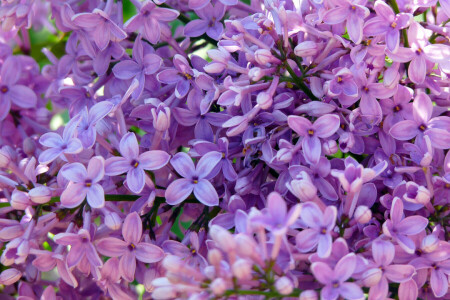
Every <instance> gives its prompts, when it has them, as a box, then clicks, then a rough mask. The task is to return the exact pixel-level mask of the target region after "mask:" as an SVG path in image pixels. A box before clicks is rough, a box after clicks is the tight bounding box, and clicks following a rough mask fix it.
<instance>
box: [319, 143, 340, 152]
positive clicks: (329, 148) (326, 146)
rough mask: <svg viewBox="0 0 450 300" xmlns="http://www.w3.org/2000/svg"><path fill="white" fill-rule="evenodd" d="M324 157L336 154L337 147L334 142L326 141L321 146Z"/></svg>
mask: <svg viewBox="0 0 450 300" xmlns="http://www.w3.org/2000/svg"><path fill="white" fill-rule="evenodd" d="M322 148H323V152H324V154H325V155H333V154H335V153H336V152H338V145H337V143H336V141H335V140H328V141H325V142H324V143H323V144H322Z"/></svg>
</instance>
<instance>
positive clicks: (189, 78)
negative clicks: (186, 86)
mask: <svg viewBox="0 0 450 300" xmlns="http://www.w3.org/2000/svg"><path fill="white" fill-rule="evenodd" d="M183 76H184V77H185V78H186V79H187V80H191V79H192V76H191V74H188V73H183Z"/></svg>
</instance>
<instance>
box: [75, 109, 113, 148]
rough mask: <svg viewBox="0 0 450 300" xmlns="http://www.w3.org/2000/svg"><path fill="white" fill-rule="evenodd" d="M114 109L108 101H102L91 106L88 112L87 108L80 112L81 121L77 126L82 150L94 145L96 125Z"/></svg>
mask: <svg viewBox="0 0 450 300" xmlns="http://www.w3.org/2000/svg"><path fill="white" fill-rule="evenodd" d="M113 108H114V104H113V103H112V102H109V101H102V102H99V103H97V104H95V105H94V106H92V107H91V108H90V109H89V111H88V109H87V108H85V109H84V110H82V112H81V121H80V123H79V124H78V128H77V132H78V137H79V139H80V141H81V144H83V147H84V148H90V147H92V146H93V145H94V143H95V138H96V136H97V130H96V127H95V126H96V125H97V123H98V122H99V121H100V120H102V119H103V118H104V117H106V116H107V115H108V114H109V113H110V112H111V111H112V109H113Z"/></svg>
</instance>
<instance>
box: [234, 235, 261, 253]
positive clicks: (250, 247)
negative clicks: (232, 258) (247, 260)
mask: <svg viewBox="0 0 450 300" xmlns="http://www.w3.org/2000/svg"><path fill="white" fill-rule="evenodd" d="M235 240H236V245H237V252H238V254H239V255H240V256H243V257H252V256H253V255H254V254H255V249H257V248H258V245H257V244H256V242H255V240H254V239H253V238H251V237H249V236H248V235H246V234H238V235H236V237H235Z"/></svg>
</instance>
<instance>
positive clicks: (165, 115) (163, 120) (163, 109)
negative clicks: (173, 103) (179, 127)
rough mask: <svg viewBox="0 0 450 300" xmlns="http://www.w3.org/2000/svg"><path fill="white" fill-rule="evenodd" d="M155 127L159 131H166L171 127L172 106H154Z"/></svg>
mask: <svg viewBox="0 0 450 300" xmlns="http://www.w3.org/2000/svg"><path fill="white" fill-rule="evenodd" d="M151 112H152V116H153V127H154V128H155V129H156V130H158V131H166V130H167V129H169V127H170V108H168V107H167V106H163V105H159V106H158V108H157V109H155V108H152V110H151Z"/></svg>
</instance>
